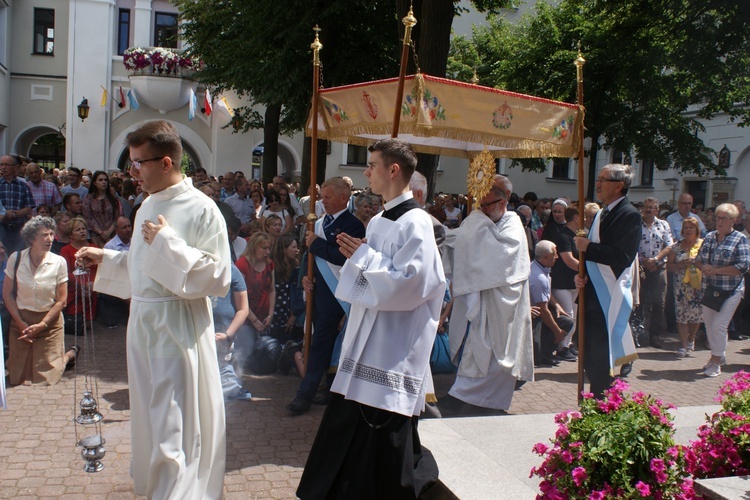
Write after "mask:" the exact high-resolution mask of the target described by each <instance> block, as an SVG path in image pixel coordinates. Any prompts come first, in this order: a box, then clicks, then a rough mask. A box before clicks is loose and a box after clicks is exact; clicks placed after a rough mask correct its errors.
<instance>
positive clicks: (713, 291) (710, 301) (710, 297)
mask: <svg viewBox="0 0 750 500" xmlns="http://www.w3.org/2000/svg"><path fill="white" fill-rule="evenodd" d="M713 253H714V247H711V248H710V249H709V253H708V261H709V262H713ZM740 284H742V280H741V279H740V280H739V281H738V282H737V286H735V287H734V288H733V289H732V290H724V289H722V288H717V287H716V286H714V285H712V284H710V283H709V284H708V285H706V290H705V291H704V292H703V297H701V305H704V306H706V307H708V308H709V309H713V310H714V311H717V312H718V311H721V306H723V305H724V302H726V301H727V299H728V298H729V297H731V296H732V295H734V292H735V290H737V288H738V287H739V286H740Z"/></svg>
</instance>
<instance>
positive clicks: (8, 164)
mask: <svg viewBox="0 0 750 500" xmlns="http://www.w3.org/2000/svg"><path fill="white" fill-rule="evenodd" d="M16 165H18V163H0V167H15V166H16Z"/></svg>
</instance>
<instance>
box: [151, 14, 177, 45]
mask: <svg viewBox="0 0 750 500" xmlns="http://www.w3.org/2000/svg"><path fill="white" fill-rule="evenodd" d="M177 39H178V26H177V14H175V13H171V12H156V13H155V14H154V47H166V48H170V49H176V48H177Z"/></svg>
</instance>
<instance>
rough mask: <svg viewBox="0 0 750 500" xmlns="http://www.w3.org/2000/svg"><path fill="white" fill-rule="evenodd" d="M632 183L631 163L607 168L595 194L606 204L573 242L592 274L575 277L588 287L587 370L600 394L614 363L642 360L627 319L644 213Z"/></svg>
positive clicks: (582, 286)
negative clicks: (634, 202)
mask: <svg viewBox="0 0 750 500" xmlns="http://www.w3.org/2000/svg"><path fill="white" fill-rule="evenodd" d="M631 182H632V176H631V173H630V166H629V165H621V164H610V165H606V166H605V167H604V168H602V170H601V172H600V173H599V177H597V178H596V194H597V195H598V197H599V199H600V200H601V202H602V205H603V208H602V209H601V210H600V211H599V213H598V214H597V215H596V217H595V218H594V222H593V223H592V225H591V230H590V232H589V235H588V237H586V238H584V237H580V236H579V237H576V238H575V240H574V241H575V245H576V248H578V251H579V252H586V255H585V259H586V269H587V271H588V277H587V278H581V277H579V276H576V279H575V280H576V287H577V288H579V289H581V288H584V287H585V289H586V301H585V310H584V311H583V313H584V315H585V316H584V318H585V322H586V338H585V342H584V346H585V358H584V359H585V364H584V369H585V371H586V376H587V377H588V379H589V383H590V384H591V392H592V393H593V394H594V396H595V397H597V398H601V397H602V396H603V393H604V391H605V390H606V389H608V388H609V386H610V385H611V383H612V369H613V368H614V366H615V365H622V364H626V363H629V362H631V361H633V360H634V359H636V358H637V355H636V354H635V345H634V343H633V337H632V335H631V333H630V325H629V324H628V321H627V319H628V318H629V317H630V312H631V311H632V308H633V298H632V288H631V287H632V281H633V277H634V275H633V273H634V272H635V267H636V266H635V265H634V262H635V258H636V255H637V254H638V245H639V243H640V240H641V215H640V213H638V210H637V209H636V208H635V207H634V206H633V205H631V204H630V201H629V200H628V197H627V194H628V189H629V188H630V184H631ZM622 318H625V320H624V321H622V320H621V319H622Z"/></svg>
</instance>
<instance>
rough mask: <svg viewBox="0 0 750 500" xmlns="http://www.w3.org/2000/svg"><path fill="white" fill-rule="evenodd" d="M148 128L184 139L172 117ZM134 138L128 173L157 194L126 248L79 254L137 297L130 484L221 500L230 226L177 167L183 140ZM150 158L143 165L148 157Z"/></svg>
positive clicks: (147, 491)
mask: <svg viewBox="0 0 750 500" xmlns="http://www.w3.org/2000/svg"><path fill="white" fill-rule="evenodd" d="M143 128H144V129H147V131H148V132H150V133H155V134H160V137H161V138H162V141H163V136H164V135H169V134H170V133H171V134H172V136H173V137H172V141H173V142H174V141H179V136H177V134H176V131H175V130H174V128H173V127H172V126H171V125H170V124H169V123H167V122H148V123H147V124H146V125H144V127H143ZM153 129H156V130H155V131H154V130H153ZM136 133H139V131H138V130H137V131H135V132H133V133H131V134H136ZM142 135H143V134H141V135H140V136H137V137H136V138H135V139H134V140H136V139H140V138H141V136H142ZM129 139H130V135H129V136H128V139H126V141H129ZM146 140H147V141H148V139H146ZM129 146H130V157H131V159H132V160H133V161H132V163H133V164H134V165H136V168H137V170H136V171H133V170H131V175H133V177H134V178H135V179H136V180H137V181H138V182H140V183H141V185H142V186H143V187H144V189H145V190H147V191H148V192H150V193H151V195H150V196H149V197H148V198H147V199H146V200H145V201H144V202H143V204H142V205H141V208H140V209H139V210H138V213H137V215H136V219H135V224H134V227H135V228H136V230H137V231H138V232H137V233H136V234H135V235H134V237H133V240H132V243H131V246H130V251H129V252H116V251H112V250H99V249H83V250H81V251H79V252H78V254H77V257H78V258H80V259H84V260H86V259H88V260H91V261H92V262H96V261H97V259H101V260H100V262H101V263H100V265H99V269H98V272H97V276H96V281H95V283H94V288H95V289H96V290H97V291H99V292H102V293H107V294H109V295H114V296H117V297H121V298H130V299H131V306H130V320H129V322H128V329H127V365H128V383H129V389H130V420H131V449H132V474H133V481H134V492H135V494H136V495H146V496H147V497H148V498H150V499H152V498H153V499H175V500H176V499H179V500H184V499H195V500H199V499H218V498H221V497H222V493H223V484H224V470H225V462H226V434H225V428H226V424H225V414H224V401H223V395H222V387H221V379H220V376H219V369H218V365H217V363H216V342H215V338H214V328H213V318H212V315H211V304H210V301H209V298H208V296H209V295H216V296H224V295H226V294H227V292H228V290H229V284H230V280H231V261H230V257H229V255H230V253H229V239H228V237H227V231H226V225H225V222H224V218H223V217H222V215H221V212H220V211H219V209H218V208H217V206H216V203H214V201H213V200H211V199H210V198H208V197H207V196H206V195H204V194H203V193H201V192H200V191H198V190H197V189H195V188H194V187H193V186H192V182H191V181H190V180H189V179H185V178H184V177H183V176H182V175H180V173H179V163H176V162H174V161H173V160H172V159H171V158H170V156H171V157H177V158H179V157H180V156H179V154H178V153H179V152H180V150H179V142H177V146H175V147H174V148H173V149H172V150H169V152H166V151H165V150H164V149H159V148H158V146H156V145H149V143H148V142H146V143H145V144H139V143H137V142H136V143H135V144H134V143H133V142H131V141H129ZM159 154H162V155H164V154H167V155H168V156H164V157H162V158H158V155H159ZM152 157H154V158H155V159H154V160H153V163H151V164H148V165H147V163H146V162H147V161H148V160H144V159H143V158H152ZM136 158H137V159H138V160H136ZM175 163H176V165H175Z"/></svg>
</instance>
